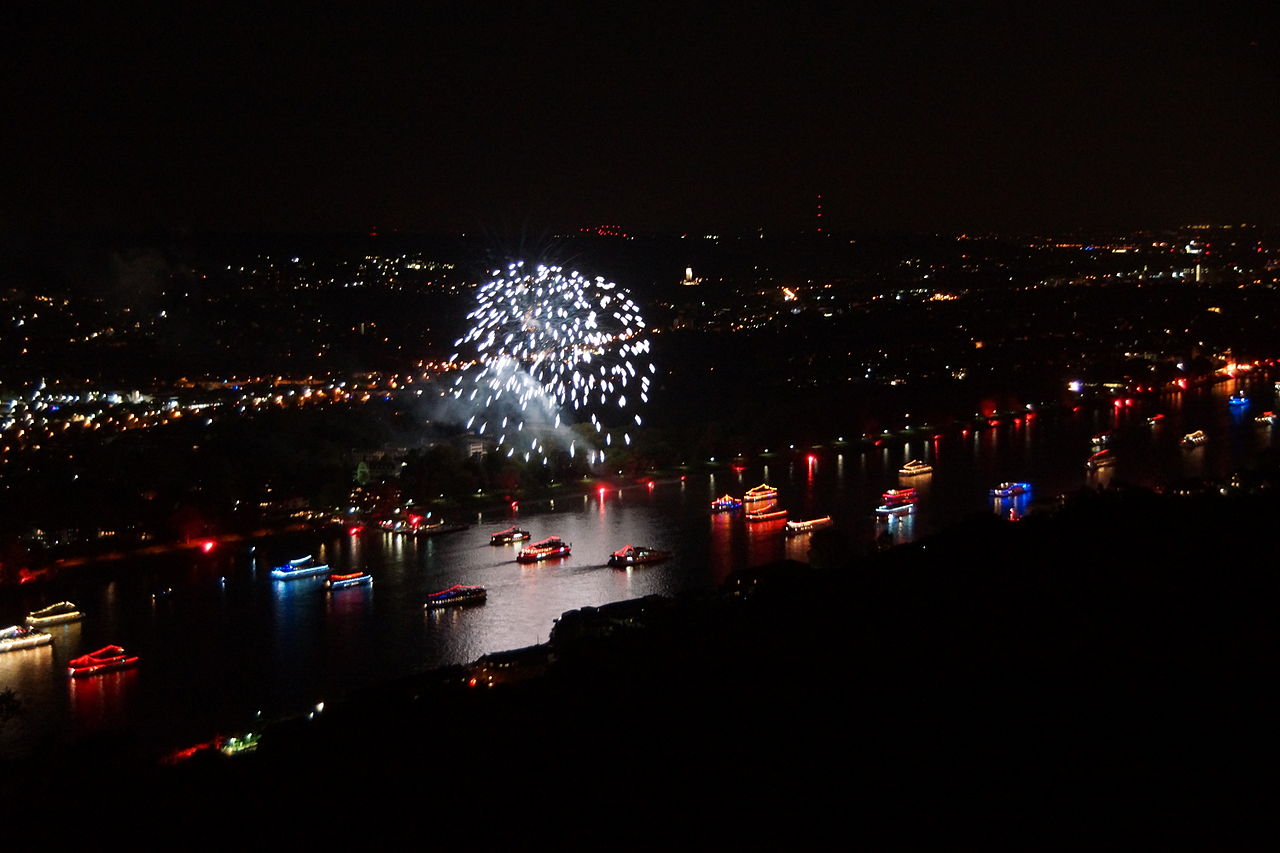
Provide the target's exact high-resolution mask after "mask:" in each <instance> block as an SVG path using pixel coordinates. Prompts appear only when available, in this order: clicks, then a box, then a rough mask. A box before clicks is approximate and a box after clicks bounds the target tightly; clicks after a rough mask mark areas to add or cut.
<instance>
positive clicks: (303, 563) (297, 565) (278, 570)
mask: <svg viewBox="0 0 1280 853" xmlns="http://www.w3.org/2000/svg"><path fill="white" fill-rule="evenodd" d="M327 571H329V564H328V563H320V562H317V561H316V559H315V557H312V556H311V555H310V554H308V555H307V556H305V557H299V558H297V559H296V560H290V561H289V562H287V563H283V564H281V565H279V566H276V567H275V568H274V569H272V570H271V578H272V580H278V581H288V580H293V579H295V578H307V577H312V576H314V575H322V574H324V573H325V572H327Z"/></svg>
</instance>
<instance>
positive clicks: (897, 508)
mask: <svg viewBox="0 0 1280 853" xmlns="http://www.w3.org/2000/svg"><path fill="white" fill-rule="evenodd" d="M915 511H916V505H915V504H881V505H880V506H878V507H876V514H877V515H911V514H912V513H913V512H915Z"/></svg>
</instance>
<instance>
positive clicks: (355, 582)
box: [324, 572, 373, 589]
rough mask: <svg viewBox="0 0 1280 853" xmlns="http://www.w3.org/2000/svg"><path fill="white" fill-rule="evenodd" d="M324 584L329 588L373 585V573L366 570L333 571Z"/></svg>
mask: <svg viewBox="0 0 1280 853" xmlns="http://www.w3.org/2000/svg"><path fill="white" fill-rule="evenodd" d="M324 585H325V586H327V587H329V589H346V588H347V587H349V586H373V575H371V574H369V573H368V572H333V573H332V574H330V575H329V578H328V580H326V581H325V582H324Z"/></svg>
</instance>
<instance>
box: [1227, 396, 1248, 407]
mask: <svg viewBox="0 0 1280 853" xmlns="http://www.w3.org/2000/svg"><path fill="white" fill-rule="evenodd" d="M1227 405H1230V406H1247V405H1249V398H1248V397H1246V396H1245V395H1243V394H1232V395H1231V396H1230V397H1228V398H1227Z"/></svg>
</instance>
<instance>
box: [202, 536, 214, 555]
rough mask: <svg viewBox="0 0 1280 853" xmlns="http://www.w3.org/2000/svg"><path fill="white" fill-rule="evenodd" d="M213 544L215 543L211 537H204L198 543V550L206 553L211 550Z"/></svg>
mask: <svg viewBox="0 0 1280 853" xmlns="http://www.w3.org/2000/svg"><path fill="white" fill-rule="evenodd" d="M215 544H216V543H215V542H214V541H213V540H212V539H206V540H204V541H203V542H201V543H200V550H201V551H203V552H204V553H206V554H208V553H209V552H210V551H212V550H213V546H214V545H215Z"/></svg>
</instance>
